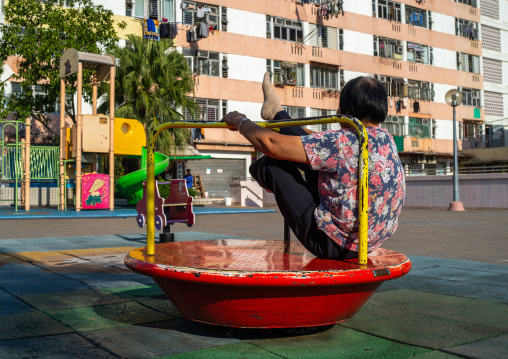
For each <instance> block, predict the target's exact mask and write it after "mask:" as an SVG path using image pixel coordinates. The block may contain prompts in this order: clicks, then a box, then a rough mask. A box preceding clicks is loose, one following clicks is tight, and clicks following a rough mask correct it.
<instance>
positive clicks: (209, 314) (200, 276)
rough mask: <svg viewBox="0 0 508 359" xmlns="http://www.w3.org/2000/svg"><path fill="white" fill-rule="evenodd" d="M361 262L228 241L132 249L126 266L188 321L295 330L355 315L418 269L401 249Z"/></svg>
mask: <svg viewBox="0 0 508 359" xmlns="http://www.w3.org/2000/svg"><path fill="white" fill-rule="evenodd" d="M356 261H357V260H346V261H333V260H325V259H318V258H315V257H314V256H312V255H311V254H310V253H308V252H307V251H306V250H305V248H303V247H302V246H301V245H300V244H299V243H297V242H292V243H291V246H290V248H289V250H288V251H286V252H284V245H283V242H282V241H265V240H238V239H223V240H210V241H190V242H174V243H163V244H158V245H156V248H155V256H153V257H149V256H147V255H146V248H141V249H136V250H133V251H131V252H130V253H129V254H128V255H127V257H126V258H125V264H126V266H127V267H129V268H130V269H132V270H133V271H135V272H138V273H141V274H144V275H148V276H150V277H152V278H153V279H154V281H155V282H156V283H157V285H158V286H159V287H160V288H161V289H162V290H163V291H164V293H165V294H166V295H167V296H168V298H169V299H170V300H171V301H172V302H173V304H174V305H175V306H176V308H177V309H178V310H179V311H180V312H181V314H182V316H183V317H184V318H187V319H190V320H195V321H200V322H205V323H210V324H217V325H224V326H231V327H241V328H291V327H306V326H319V325H327V324H333V323H337V322H341V321H344V320H346V319H348V318H351V317H352V316H353V315H354V314H355V313H356V312H357V311H358V310H359V309H360V308H361V307H362V306H363V304H364V303H365V302H366V301H367V300H368V299H369V297H370V296H371V295H372V294H373V293H374V292H375V291H376V289H377V288H378V287H379V286H380V285H381V284H382V283H383V282H384V281H386V280H390V279H394V278H398V277H401V276H403V275H405V274H406V273H408V272H409V271H410V269H411V262H410V261H409V259H408V258H407V257H406V256H405V255H403V254H400V253H396V252H393V251H389V250H385V249H379V250H377V251H375V252H373V253H371V254H370V255H369V263H368V265H367V268H360V266H359V265H358V264H357V263H356Z"/></svg>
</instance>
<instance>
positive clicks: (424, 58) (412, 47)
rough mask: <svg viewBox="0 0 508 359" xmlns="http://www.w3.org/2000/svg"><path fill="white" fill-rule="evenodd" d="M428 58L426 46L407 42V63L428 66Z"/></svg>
mask: <svg viewBox="0 0 508 359" xmlns="http://www.w3.org/2000/svg"><path fill="white" fill-rule="evenodd" d="M429 58H430V56H429V47H428V46H425V45H420V44H417V43H414V42H409V41H408V42H407V61H409V62H418V63H420V64H425V65H428V64H430V61H429Z"/></svg>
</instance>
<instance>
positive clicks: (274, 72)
mask: <svg viewBox="0 0 508 359" xmlns="http://www.w3.org/2000/svg"><path fill="white" fill-rule="evenodd" d="M266 70H267V71H268V72H269V73H270V75H271V78H272V82H273V83H274V84H276V85H281V86H284V85H293V86H304V84H305V79H304V65H303V64H298V63H296V62H284V61H276V60H266Z"/></svg>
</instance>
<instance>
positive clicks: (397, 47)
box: [395, 46, 402, 54]
mask: <svg viewBox="0 0 508 359" xmlns="http://www.w3.org/2000/svg"><path fill="white" fill-rule="evenodd" d="M395 52H396V53H397V54H402V46H396V47H395Z"/></svg>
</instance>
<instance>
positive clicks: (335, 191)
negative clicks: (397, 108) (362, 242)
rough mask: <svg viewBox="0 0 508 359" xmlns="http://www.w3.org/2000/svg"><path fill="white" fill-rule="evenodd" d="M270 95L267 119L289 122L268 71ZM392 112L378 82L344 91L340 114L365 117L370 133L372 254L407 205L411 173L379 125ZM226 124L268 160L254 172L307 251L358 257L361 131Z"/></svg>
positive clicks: (358, 82)
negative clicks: (406, 171) (407, 173)
mask: <svg viewBox="0 0 508 359" xmlns="http://www.w3.org/2000/svg"><path fill="white" fill-rule="evenodd" d="M263 93H264V97H265V102H264V104H263V108H262V110H261V117H262V118H263V119H265V120H268V121H271V120H282V119H289V118H290V117H289V115H288V114H287V113H286V112H285V111H283V110H282V107H281V106H280V103H279V101H278V99H277V97H276V95H275V93H274V92H273V88H272V87H271V84H270V81H269V76H268V75H267V74H265V78H264V81H263ZM387 111H388V104H387V94H386V90H385V89H384V87H383V86H382V85H381V83H380V82H379V81H377V80H376V79H373V78H367V77H357V78H355V79H353V80H351V81H349V82H348V83H347V84H346V85H345V86H344V88H343V90H342V92H341V95H340V105H339V113H343V114H346V115H349V116H353V117H356V118H358V119H359V120H360V121H361V122H362V123H363V125H364V126H365V127H366V129H367V132H368V135H369V179H370V182H369V251H372V250H374V249H375V248H377V247H379V246H380V245H381V244H382V243H383V242H384V241H385V240H386V239H387V238H389V237H390V236H391V235H392V234H393V232H394V231H395V230H396V228H397V223H398V216H399V214H400V212H401V210H402V206H403V201H404V187H405V184H404V172H403V168H402V165H401V163H400V159H399V157H398V154H397V148H396V146H395V142H394V141H393V138H392V137H391V135H390V134H389V133H388V131H387V130H385V129H383V128H381V127H380V126H379V125H380V124H381V123H382V122H383V121H384V120H385V118H386V115H387ZM223 121H224V122H226V123H227V124H228V125H229V126H230V129H231V130H232V131H239V132H240V134H241V135H243V136H244V137H245V138H246V139H247V140H248V141H249V142H250V143H251V144H252V145H253V146H254V147H255V148H256V149H257V150H259V151H261V152H263V153H264V154H265V155H266V156H263V157H262V158H261V159H260V160H258V161H256V162H254V163H253V164H252V166H251V167H250V173H251V175H252V176H253V177H254V178H255V179H256V180H257V182H258V183H259V184H260V186H261V187H263V188H265V189H266V190H268V191H271V192H273V194H274V195H275V199H276V201H277V205H278V206H279V209H280V211H281V213H282V215H283V217H284V218H285V219H286V221H287V223H288V224H289V226H290V227H291V229H292V231H293V233H294V234H295V235H296V237H297V238H298V240H299V241H300V242H301V243H302V244H303V246H304V247H305V248H306V249H307V250H309V251H310V252H311V253H313V254H314V255H315V256H317V257H319V258H327V259H348V258H355V257H357V256H358V195H357V183H358V175H357V172H358V151H359V145H358V142H359V141H358V135H357V134H356V130H355V129H353V128H349V127H348V126H347V125H342V128H341V130H340V131H334V130H329V131H326V132H315V133H312V132H311V131H309V130H304V129H302V128H299V127H291V128H283V129H281V132H280V133H276V132H273V131H271V130H268V129H265V128H262V127H260V126H258V125H256V124H255V123H253V122H252V121H250V120H249V119H247V118H245V116H244V115H242V114H240V113H238V112H231V113H229V114H227V115H226V116H225V117H224V118H223ZM302 172H303V174H304V176H302Z"/></svg>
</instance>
